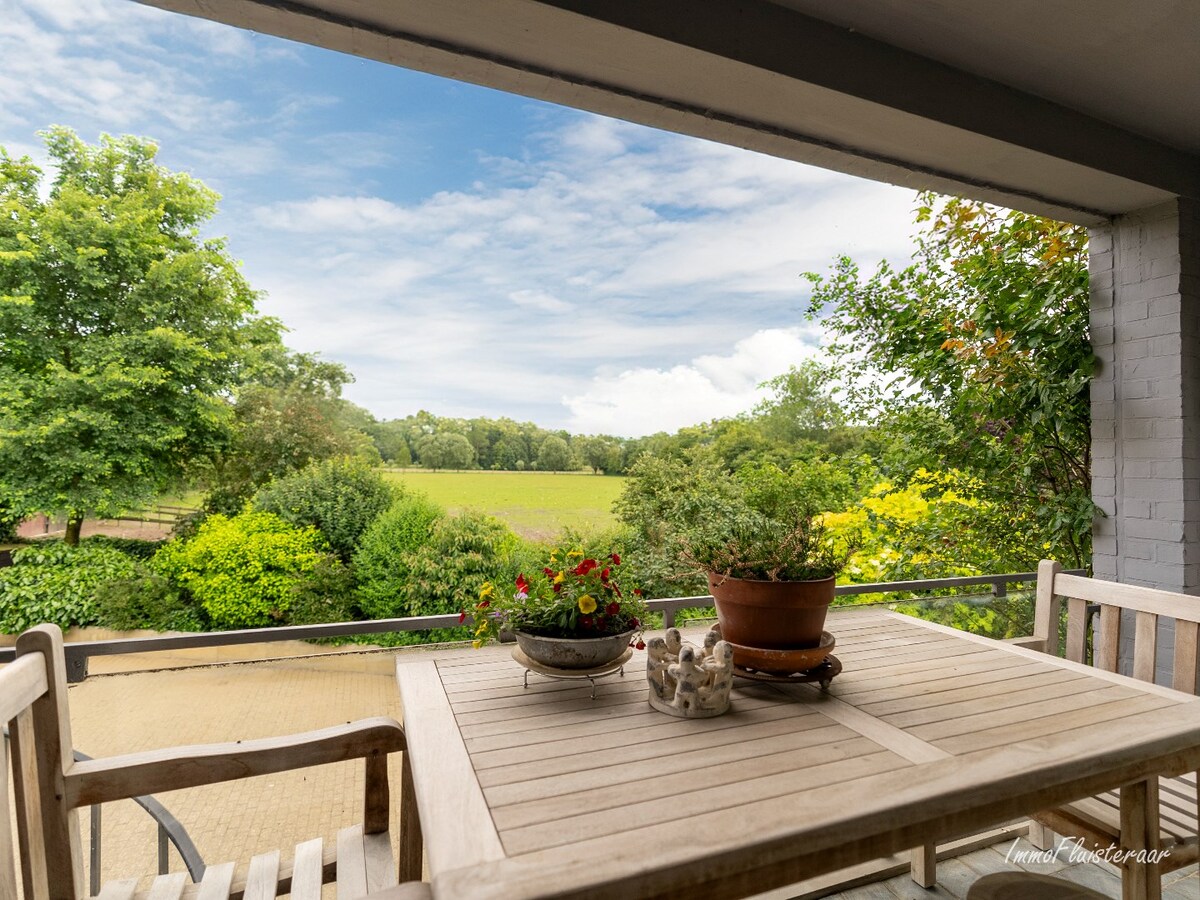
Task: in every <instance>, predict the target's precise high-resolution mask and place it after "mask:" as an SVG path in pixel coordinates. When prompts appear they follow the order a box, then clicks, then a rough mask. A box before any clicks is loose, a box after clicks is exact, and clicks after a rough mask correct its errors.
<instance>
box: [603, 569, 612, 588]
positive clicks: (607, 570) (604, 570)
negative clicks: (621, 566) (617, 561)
mask: <svg viewBox="0 0 1200 900" xmlns="http://www.w3.org/2000/svg"><path fill="white" fill-rule="evenodd" d="M611 571H612V570H611V569H610V568H609V567H608V566H605V567H604V568H603V569H601V570H600V580H601V581H602V582H604V583H605V584H608V575H609V572H611Z"/></svg>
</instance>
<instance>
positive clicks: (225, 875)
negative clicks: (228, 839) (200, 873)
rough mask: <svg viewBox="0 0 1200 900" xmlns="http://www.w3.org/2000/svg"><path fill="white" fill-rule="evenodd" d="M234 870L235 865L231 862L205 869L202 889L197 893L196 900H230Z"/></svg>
mask: <svg viewBox="0 0 1200 900" xmlns="http://www.w3.org/2000/svg"><path fill="white" fill-rule="evenodd" d="M233 870H234V864H233V863H231V862H227V863H221V864H219V865H215V866H208V867H207V868H205V870H204V877H203V878H202V879H200V888H199V890H197V891H196V900H229V890H230V888H232V887H233Z"/></svg>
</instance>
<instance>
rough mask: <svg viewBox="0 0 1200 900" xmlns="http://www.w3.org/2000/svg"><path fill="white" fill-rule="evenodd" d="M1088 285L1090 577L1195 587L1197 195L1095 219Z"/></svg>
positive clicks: (1165, 642)
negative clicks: (1098, 223) (1093, 513)
mask: <svg viewBox="0 0 1200 900" xmlns="http://www.w3.org/2000/svg"><path fill="white" fill-rule="evenodd" d="M1091 285H1092V289H1091V306H1092V313H1091V330H1092V344H1093V346H1094V347H1095V350H1096V355H1097V358H1098V366H1097V371H1096V375H1095V377H1094V378H1093V381H1092V454H1093V461H1092V496H1093V499H1094V500H1095V502H1096V505H1097V506H1099V507H1100V509H1101V510H1103V511H1104V513H1105V516H1106V517H1105V518H1102V519H1098V520H1097V521H1096V524H1095V528H1094V537H1095V542H1094V552H1093V567H1094V569H1095V573H1096V576H1097V577H1099V578H1107V579H1112V580H1116V581H1124V582H1129V583H1132V584H1144V585H1149V586H1152V587H1160V588H1165V589H1167V590H1173V591H1183V592H1185V593H1190V594H1200V204H1197V203H1196V202H1194V201H1188V200H1183V199H1180V200H1176V201H1172V202H1170V203H1165V204H1163V205H1161V206H1156V207H1153V208H1151V209H1145V210H1141V211H1139V212H1137V213H1133V214H1130V215H1126V216H1120V217H1118V218H1116V219H1114V220H1113V221H1112V222H1111V223H1109V224H1108V225H1106V226H1102V227H1098V228H1095V229H1093V230H1092V233H1091ZM1197 602H1200V601H1197ZM1130 624H1132V623H1130ZM1122 631H1123V632H1124V635H1125V641H1126V642H1128V641H1131V640H1132V628H1131V627H1127V628H1123V629H1122ZM1171 643H1172V638H1171V633H1170V631H1169V630H1164V631H1163V632H1162V633H1161V634H1160V641H1159V669H1160V680H1161V675H1163V674H1165V673H1166V672H1167V671H1169V667H1170V659H1171V649H1172V648H1171Z"/></svg>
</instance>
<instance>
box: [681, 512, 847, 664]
mask: <svg viewBox="0 0 1200 900" xmlns="http://www.w3.org/2000/svg"><path fill="white" fill-rule="evenodd" d="M739 506H740V508H739V509H737V510H736V511H735V513H734V514H733V515H731V516H728V517H726V518H724V519H723V520H721V521H717V522H712V523H709V524H708V525H706V526H704V527H702V528H698V529H696V530H694V531H693V532H692V533H691V534H689V535H688V536H687V537H686V538H685V539H684V542H683V556H684V559H685V561H687V562H688V563H689V564H691V565H693V566H695V567H697V568H699V569H701V570H703V571H704V572H706V573H707V575H708V586H709V591H710V592H711V593H712V596H713V599H714V601H715V602H716V607H717V618H718V620H719V621H720V623H721V633H722V635H723V636H724V638H725V639H726V640H728V641H729V642H730V643H733V644H735V645H742V646H745V647H756V648H763V649H780V650H790V649H799V648H805V647H816V646H817V645H818V644H820V643H821V635H822V632H823V630H824V627H825V614H826V612H827V611H828V609H829V606H830V604H831V603H832V602H833V589H834V583H835V578H836V576H837V573H838V572H839V571H840V570H841V569H842V567H844V566H845V565H846V562H847V561H848V560H849V558H850V556H851V555H852V554H853V553H854V551H855V549H856V547H855V545H854V542H853V541H852V540H850V541H846V540H843V541H836V540H834V538H833V537H832V536H831V535H830V534H829V533H828V532H827V530H826V529H825V526H824V525H823V524H822V523H821V519H820V517H819V516H817V515H815V514H813V513H811V512H806V511H803V510H796V509H794V508H792V509H789V510H788V511H787V512H788V515H787V516H786V517H784V518H781V517H776V516H773V515H768V514H766V513H764V512H762V511H760V510H758V509H754V508H753V507H751V506H750V504H749V502H748V501H747V500H745V499H743V500H742V501H741V503H740V504H739ZM736 660H737V655H736V653H735V661H736Z"/></svg>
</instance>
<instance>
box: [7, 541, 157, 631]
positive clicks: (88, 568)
mask: <svg viewBox="0 0 1200 900" xmlns="http://www.w3.org/2000/svg"><path fill="white" fill-rule="evenodd" d="M137 574H138V570H137V564H136V563H135V562H134V561H133V560H132V559H130V558H129V557H128V556H126V555H125V554H124V553H122V552H121V551H119V550H115V549H113V548H112V547H105V546H103V545H99V544H95V543H93V542H91V541H88V542H86V543H84V544H82V545H80V546H78V547H68V546H67V545H66V544H63V543H60V542H57V541H55V542H53V543H37V544H32V545H30V546H28V547H22V548H21V549H19V550H16V551H14V552H13V565H11V566H8V567H6V568H3V569H0V632H5V633H8V634H15V633H16V632H19V631H24V630H25V629H26V628H29V627H30V626H32V625H37V624H39V623H41V622H53V623H54V624H55V625H58V626H60V627H62V628H69V627H70V626H72V625H94V624H96V623H97V622H98V621H99V606H98V604H97V602H96V592H97V591H98V589H99V588H100V586H101V585H103V584H105V583H106V582H110V581H116V580H119V579H127V578H133V577H134V576H135V575H137Z"/></svg>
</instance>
